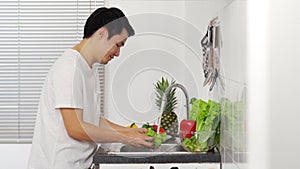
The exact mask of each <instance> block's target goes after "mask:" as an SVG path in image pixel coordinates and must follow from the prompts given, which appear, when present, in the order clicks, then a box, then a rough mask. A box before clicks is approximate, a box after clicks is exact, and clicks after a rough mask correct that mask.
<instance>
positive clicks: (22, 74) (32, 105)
mask: <svg viewBox="0 0 300 169" xmlns="http://www.w3.org/2000/svg"><path fill="white" fill-rule="evenodd" d="M103 5H104V0H77V1H76V0H51V1H47V0H45V1H41V0H7V1H5V0H1V1H0V142H3V143H4V142H5V143H17V142H31V139H32V135H33V129H34V124H35V118H36V112H37V107H38V102H39V97H40V92H41V89H42V86H43V83H44V79H45V77H46V75H47V73H48V70H49V69H50V67H51V66H52V64H53V63H54V61H55V60H56V59H57V58H58V57H59V56H60V55H61V53H62V52H63V51H64V50H66V49H67V48H70V47H72V46H73V45H74V44H75V43H77V42H79V40H81V39H82V35H83V26H84V23H85V20H86V18H87V17H88V15H89V14H90V13H91V12H92V11H93V10H94V9H95V8H96V7H97V8H98V7H100V6H103Z"/></svg>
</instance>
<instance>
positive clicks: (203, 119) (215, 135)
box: [183, 99, 221, 152]
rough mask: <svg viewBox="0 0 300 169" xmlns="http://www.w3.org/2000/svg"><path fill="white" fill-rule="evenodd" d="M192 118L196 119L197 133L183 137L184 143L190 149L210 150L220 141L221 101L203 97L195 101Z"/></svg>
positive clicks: (191, 113)
mask: <svg viewBox="0 0 300 169" xmlns="http://www.w3.org/2000/svg"><path fill="white" fill-rule="evenodd" d="M190 119H191V120H196V133H197V134H195V135H194V136H192V137H191V138H184V139H183V145H184V147H185V148H186V149H188V151H192V152H194V151H208V150H210V149H212V148H213V147H214V146H215V145H216V144H218V143H219V132H218V130H219V127H220V121H221V106H220V103H218V102H215V101H212V100H209V101H208V102H205V101H203V100H201V99H198V100H195V101H193V103H192V110H191V112H190Z"/></svg>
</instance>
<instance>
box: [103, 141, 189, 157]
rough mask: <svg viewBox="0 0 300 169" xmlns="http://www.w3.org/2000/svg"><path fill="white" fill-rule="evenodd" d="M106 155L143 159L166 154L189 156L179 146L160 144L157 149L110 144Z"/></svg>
mask: <svg viewBox="0 0 300 169" xmlns="http://www.w3.org/2000/svg"><path fill="white" fill-rule="evenodd" d="M106 153H107V154H112V155H119V156H130V157H145V156H155V155H168V154H191V152H188V151H186V150H185V149H183V147H182V146H181V145H180V144H162V145H161V146H160V147H158V148H144V147H143V148H142V147H133V146H130V145H124V144H120V143H112V144H111V145H110V146H109V147H108V149H106Z"/></svg>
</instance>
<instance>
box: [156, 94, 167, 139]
mask: <svg viewBox="0 0 300 169" xmlns="http://www.w3.org/2000/svg"><path fill="white" fill-rule="evenodd" d="M165 104H166V99H165V96H163V99H162V100H161V106H160V114H159V118H158V125H157V132H156V133H157V134H159V129H160V123H161V117H162V114H163V112H164V108H165Z"/></svg>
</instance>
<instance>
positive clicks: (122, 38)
mask: <svg viewBox="0 0 300 169" xmlns="http://www.w3.org/2000/svg"><path fill="white" fill-rule="evenodd" d="M127 38H128V33H127V31H126V29H123V30H122V33H121V34H120V35H114V36H113V37H111V38H110V39H109V40H108V39H107V38H105V40H106V42H105V43H107V44H108V46H107V49H108V50H107V52H106V53H105V54H104V56H103V57H102V58H100V63H101V64H107V63H108V62H109V61H110V60H112V59H113V58H114V57H115V56H116V57H118V56H119V55H120V50H121V47H123V46H124V45H125V42H126V40H127Z"/></svg>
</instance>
